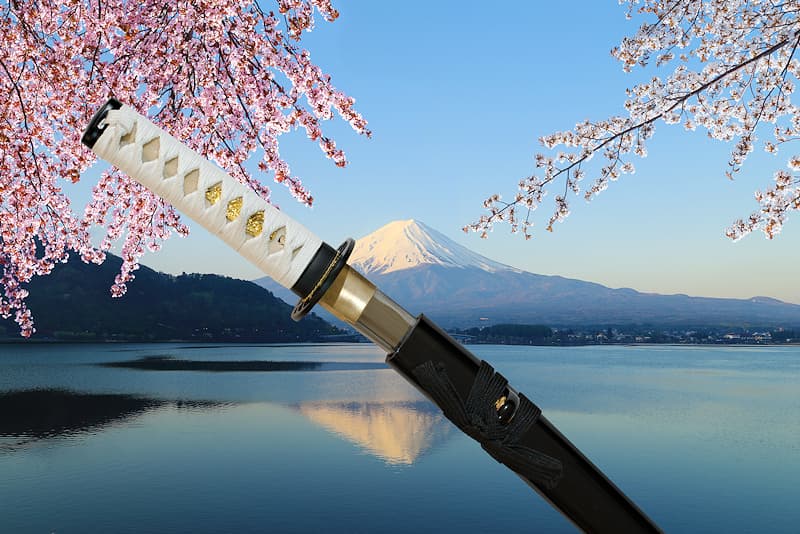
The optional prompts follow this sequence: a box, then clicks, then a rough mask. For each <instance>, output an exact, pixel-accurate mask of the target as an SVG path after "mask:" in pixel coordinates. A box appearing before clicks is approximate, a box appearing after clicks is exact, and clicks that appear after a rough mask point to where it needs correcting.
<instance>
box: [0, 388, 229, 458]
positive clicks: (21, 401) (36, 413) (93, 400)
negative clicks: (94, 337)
mask: <svg viewBox="0 0 800 534" xmlns="http://www.w3.org/2000/svg"><path fill="white" fill-rule="evenodd" d="M221 405H222V404H221V403H217V402H206V401H181V400H178V401H167V400H162V399H155V398H148V397H142V396H137V395H127V394H115V393H105V394H101V393H79V392H75V391H70V390H65V389H27V390H18V391H7V392H0V414H2V418H0V453H2V452H14V451H16V450H18V449H21V448H25V447H27V446H30V445H32V444H34V443H36V442H39V441H42V440H47V439H51V438H57V437H60V436H64V435H74V434H82V433H94V432H97V431H99V430H102V429H104V428H106V427H109V426H112V425H115V424H118V423H121V422H123V421H127V420H130V419H133V418H135V417H138V416H140V415H141V414H144V413H147V412H150V411H152V410H156V409H160V408H165V407H173V408H177V409H179V410H183V409H208V408H213V407H218V406H221Z"/></svg>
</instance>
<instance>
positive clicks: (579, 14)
mask: <svg viewBox="0 0 800 534" xmlns="http://www.w3.org/2000/svg"><path fill="white" fill-rule="evenodd" d="M334 4H335V5H336V7H337V8H338V9H339V11H340V13H341V16H340V18H339V19H338V20H337V21H336V22H335V23H333V24H328V23H324V22H323V21H321V20H319V21H318V23H317V27H316V29H315V30H314V32H313V33H312V34H310V35H307V36H306V37H305V38H304V45H305V46H306V47H307V48H308V49H309V50H310V51H311V54H312V58H313V60H314V61H315V62H316V63H317V64H319V65H321V66H322V67H323V69H325V70H326V71H327V72H329V73H331V74H332V76H333V82H334V84H335V85H336V86H337V87H338V88H340V89H342V90H344V91H345V92H347V93H348V94H350V95H351V96H353V97H355V98H356V106H357V108H358V110H359V111H360V112H361V113H362V114H363V115H364V116H365V118H366V119H367V120H368V121H369V122H370V128H371V129H372V131H373V133H374V136H373V139H371V140H368V139H366V138H362V137H360V136H358V135H356V134H355V133H354V132H352V131H351V130H349V127H347V125H345V124H344V123H342V122H341V121H335V122H332V123H330V124H329V125H328V127H327V132H328V133H329V134H331V135H332V136H333V137H334V138H335V139H336V140H337V143H338V144H339V145H340V146H341V147H343V148H344V149H345V151H346V152H347V155H348V158H349V160H350V165H349V166H348V167H347V168H345V169H339V168H336V167H335V166H334V165H333V164H332V163H331V162H330V161H329V160H326V159H325V158H324V156H323V155H322V153H321V152H320V151H319V150H318V149H317V147H316V145H315V144H312V143H310V142H308V141H306V140H305V139H304V136H303V135H302V134H300V133H297V134H292V135H289V136H284V138H283V139H284V141H283V144H282V152H283V154H284V155H285V156H286V157H287V158H288V160H289V162H290V163H291V164H292V167H293V170H294V171H295V172H296V173H297V174H299V175H300V176H301V178H302V179H303V181H304V183H306V184H307V185H308V186H309V187H310V188H311V190H312V192H313V194H314V197H315V206H314V208H312V209H307V208H304V207H302V206H300V205H297V204H296V203H294V201H293V200H291V198H290V196H289V194H288V192H286V191H285V190H283V189H282V188H281V186H277V185H276V186H275V188H274V193H273V200H274V201H276V203H278V204H279V205H280V206H281V208H282V209H284V210H285V211H286V212H287V213H289V214H290V215H292V216H294V217H295V218H297V219H298V220H300V221H301V222H303V223H304V224H305V225H306V226H307V227H308V228H310V229H312V230H314V231H316V232H317V233H318V234H319V235H320V236H321V237H322V238H323V239H324V240H326V241H328V242H329V243H331V244H333V245H337V244H338V243H340V242H341V241H342V240H343V239H344V238H346V237H349V236H352V237H356V238H357V237H361V236H363V235H366V234H367V233H369V232H371V231H373V230H375V229H377V228H378V227H380V226H382V225H383V224H385V223H387V222H389V221H391V220H395V219H410V218H414V219H418V220H420V221H423V222H425V223H426V224H427V225H429V226H432V227H434V228H436V229H438V230H439V231H441V232H443V233H445V234H446V235H448V236H450V237H451V238H453V239H455V240H457V241H458V242H460V243H462V244H464V245H466V246H468V247H470V248H472V249H473V250H475V251H476V252H479V253H481V254H484V255H486V256H488V257H490V258H492V259H494V260H497V261H500V262H503V263H506V264H509V265H513V266H515V267H519V268H522V269H526V270H529V271H532V272H535V273H541V274H558V275H562V276H565V277H570V278H579V279H583V280H589V281H594V282H599V283H602V284H605V285H608V286H610V287H632V288H634V289H637V290H640V291H648V292H659V293H686V294H689V295H698V296H723V297H741V298H746V297H751V296H757V295H765V296H771V297H775V298H779V299H782V300H785V301H789V302H795V303H800V284H798V283H797V281H796V275H795V272H796V269H797V265H798V259H800V247H798V244H800V217H798V216H795V217H794V218H793V219H792V218H790V220H789V222H788V224H787V226H786V227H785V228H784V231H783V233H782V234H781V235H780V236H779V237H778V238H777V239H775V240H773V241H767V240H766V239H764V238H763V237H762V235H761V234H758V235H755V234H754V235H751V236H749V237H747V238H745V239H744V240H742V241H740V242H738V243H733V242H731V241H730V240H728V239H727V238H726V237H725V236H724V230H725V228H726V227H727V226H728V225H729V224H730V223H731V222H732V221H733V220H734V219H736V218H738V217H743V216H747V215H748V214H749V213H750V212H751V211H753V210H755V209H756V207H757V205H756V203H755V200H754V199H753V192H754V191H755V190H756V189H759V188H763V187H766V186H767V185H768V184H769V182H770V181H771V176H772V174H773V172H774V171H775V170H776V169H778V168H781V167H783V166H784V165H785V159H786V157H787V155H786V150H784V151H783V153H781V154H780V155H779V156H778V157H772V156H767V155H760V152H761V151H760V150H757V153H758V154H756V155H754V156H752V157H751V159H750V160H749V161H748V162H747V163H746V164H745V167H744V170H743V171H742V172H741V173H740V174H739V177H738V178H737V180H736V181H734V182H731V181H729V180H728V179H727V178H725V176H724V171H725V170H726V168H727V165H726V164H727V161H728V157H729V150H730V146H729V145H725V144H722V143H720V142H716V141H712V140H709V139H708V138H707V137H706V136H705V132H703V131H699V130H698V131H696V132H685V131H683V130H682V129H681V128H680V127H679V126H667V125H663V124H659V125H658V126H657V128H656V135H655V137H654V139H653V140H652V141H651V142H650V144H649V146H648V149H649V156H648V157H647V158H646V159H644V160H634V163H635V164H636V167H637V172H636V174H634V175H632V176H630V175H626V176H624V177H623V178H622V179H620V181H619V182H617V183H612V184H611V187H609V189H608V190H607V191H606V192H604V193H603V194H602V195H600V196H599V197H598V198H596V199H595V200H593V201H592V202H591V203H588V204H587V203H586V202H585V201H584V200H583V199H582V197H581V198H575V199H574V200H573V203H572V215H571V216H570V217H569V218H568V219H567V221H566V222H565V223H563V224H559V225H557V227H556V231H555V232H554V233H552V234H550V233H548V232H546V231H544V227H545V226H546V222H547V218H548V217H549V215H550V213H551V209H550V208H551V204H550V203H547V202H546V203H545V206H543V207H542V208H541V209H540V210H539V212H538V218H537V219H536V227H535V228H534V238H533V239H532V240H530V241H527V242H526V241H524V240H523V239H522V238H520V237H519V236H513V235H510V233H509V231H508V228H507V227H505V226H502V225H500V226H498V227H497V228H496V229H495V231H494V232H493V234H491V236H490V238H489V239H487V240H482V239H480V238H479V237H478V236H477V235H476V234H469V235H466V234H464V233H462V232H461V230H460V228H461V227H462V226H463V225H464V224H466V223H469V222H472V221H474V220H475V219H477V218H478V217H479V216H480V215H481V214H482V212H483V210H482V206H481V203H482V201H483V199H484V198H486V197H487V196H489V195H490V194H492V193H495V192H499V193H501V194H504V196H505V197H507V198H510V197H512V196H513V194H514V193H515V185H516V183H517V182H518V180H519V179H520V178H522V177H524V176H526V175H528V174H530V173H532V172H533V171H534V164H533V154H534V153H535V152H536V151H539V150H540V147H539V145H538V142H537V139H538V137H539V136H541V135H544V134H548V133H551V132H553V131H556V130H563V129H569V128H570V127H572V126H573V125H574V124H575V123H576V122H577V121H580V120H583V119H586V118H589V119H602V118H605V117H607V116H609V115H612V114H617V113H621V111H622V103H623V101H624V97H625V95H624V90H625V88H626V87H629V86H631V85H633V84H634V83H635V82H636V81H637V80H640V79H641V76H642V74H634V75H631V74H627V75H626V74H624V73H623V72H622V69H621V68H620V66H619V64H618V63H617V62H616V61H615V60H614V59H613V58H611V56H610V54H609V50H610V49H611V48H612V47H613V46H614V45H616V44H617V43H618V42H619V40H620V39H621V38H622V36H623V35H626V34H631V33H633V32H634V31H635V28H636V23H634V22H629V21H626V20H625V17H624V8H623V7H621V6H619V5H618V4H617V2H616V1H615V0H607V1H598V0H583V1H574V2H545V1H538V0H509V1H507V2H502V3H497V4H496V6H497V7H496V8H489V7H488V6H489V5H490V4H489V3H486V2H472V1H466V0H460V1H455V0H447V1H444V0H441V1H436V2H433V1H430V0H408V1H405V2H402V3H396V2H376V1H375V0H334ZM93 174H94V173H93V172H90V173H88V174H87V176H86V177H85V178H86V180H85V181H84V183H83V185H81V186H79V187H78V188H77V190H76V191H75V195H76V197H77V198H78V199H79V198H81V197H82V196H84V195H85V189H84V188H85V187H86V183H87V182H91V181H92V179H93V178H92V176H93ZM587 183H588V182H587ZM143 263H144V264H146V265H148V266H151V267H153V268H156V269H158V270H161V271H165V272H171V273H180V272H182V271H185V272H215V273H221V274H227V275H231V276H236V277H240V278H246V279H252V278H257V277H259V276H261V274H260V273H259V272H258V271H257V270H256V268H255V267H252V266H251V265H250V264H248V263H247V262H246V261H245V260H243V259H241V258H239V257H238V256H237V255H236V254H235V253H234V252H232V251H229V250H227V249H226V247H225V245H224V244H222V242H220V241H216V239H215V238H212V237H211V236H209V235H208V234H206V233H205V232H204V231H203V230H202V229H201V228H199V227H193V233H192V235H191V236H190V237H189V238H187V239H178V238H174V239H172V240H171V241H170V242H168V243H167V244H166V245H165V247H164V249H163V250H162V251H161V252H159V253H157V254H150V255H148V256H146V257H145V258H144V260H143Z"/></svg>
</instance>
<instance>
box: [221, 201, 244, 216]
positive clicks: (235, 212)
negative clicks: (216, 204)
mask: <svg viewBox="0 0 800 534" xmlns="http://www.w3.org/2000/svg"><path fill="white" fill-rule="evenodd" d="M243 203H244V200H243V199H242V197H236V198H234V199H233V200H231V201H230V202H228V209H227V210H225V218H226V219H228V220H229V221H235V220H236V219H238V218H239V215H241V213H242V204H243Z"/></svg>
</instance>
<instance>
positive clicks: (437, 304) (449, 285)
mask: <svg viewBox="0 0 800 534" xmlns="http://www.w3.org/2000/svg"><path fill="white" fill-rule="evenodd" d="M350 264H351V265H352V266H353V267H355V268H356V269H358V270H359V271H361V272H362V273H363V274H364V275H366V277H367V278H368V279H369V280H371V281H372V282H373V283H375V284H376V285H377V286H378V287H379V288H380V289H381V290H382V291H383V292H384V293H386V294H387V295H388V296H390V297H391V298H392V299H394V300H396V301H397V302H398V303H399V304H401V305H402V306H404V307H405V308H406V309H408V311H409V312H411V313H412V314H418V313H422V312H424V313H425V314H426V315H428V316H430V317H432V318H433V319H434V320H435V321H437V322H438V323H439V324H441V325H442V326H443V327H446V328H450V327H459V328H463V327H469V326H475V325H478V324H484V325H485V324H499V323H520V324H547V325H550V326H561V327H563V326H589V325H634V324H651V325H658V326H692V327H700V326H798V325H800V306H798V305H795V304H787V303H785V302H781V301H779V300H776V299H772V298H767V297H755V298H752V299H723V298H706V297H690V296H687V295H660V294H655V293H641V292H639V291H635V290H633V289H628V288H623V289H612V288H609V287H606V286H603V285H601V284H597V283H593V282H586V281H582V280H575V279H570V278H564V277H561V276H548V275H541V274H534V273H530V272H527V271H523V270H520V269H516V268H514V267H511V266H508V265H504V264H502V263H499V262H496V261H493V260H491V259H489V258H486V257H484V256H481V255H480V254H477V253H475V252H473V251H471V250H469V249H468V248H466V247H464V246H462V245H460V244H458V243H456V242H455V241H453V240H452V239H450V238H448V237H447V236H445V235H444V234H442V233H440V232H438V231H436V230H434V229H433V228H430V227H428V226H426V225H425V224H423V223H421V222H419V221H415V220H406V221H393V222H391V223H389V224H387V225H385V226H383V227H382V228H380V229H378V230H376V231H375V232H373V233H371V234H369V235H367V236H365V237H362V238H361V239H359V240H358V241H357V242H356V247H355V250H354V251H353V254H352V255H351V257H350ZM255 282H256V283H258V284H260V285H262V286H264V287H266V288H267V289H269V290H271V291H273V293H275V294H276V295H278V296H279V297H282V298H285V299H286V300H287V301H288V302H290V303H293V302H295V301H296V300H297V298H296V297H295V296H294V295H292V294H291V292H289V291H288V290H285V289H283V288H281V287H279V286H278V285H277V284H275V283H274V282H272V281H271V280H269V279H268V278H262V279H259V280H256V281H255Z"/></svg>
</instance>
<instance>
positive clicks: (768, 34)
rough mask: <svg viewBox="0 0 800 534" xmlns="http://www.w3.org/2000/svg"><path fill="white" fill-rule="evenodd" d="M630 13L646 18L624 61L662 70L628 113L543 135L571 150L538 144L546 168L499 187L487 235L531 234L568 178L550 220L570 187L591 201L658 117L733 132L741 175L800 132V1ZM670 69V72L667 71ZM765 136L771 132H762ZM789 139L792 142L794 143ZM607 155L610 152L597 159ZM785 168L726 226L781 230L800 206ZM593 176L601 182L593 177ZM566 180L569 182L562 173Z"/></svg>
mask: <svg viewBox="0 0 800 534" xmlns="http://www.w3.org/2000/svg"><path fill="white" fill-rule="evenodd" d="M620 4H625V5H626V6H627V16H628V17H629V18H633V17H637V18H640V19H642V20H643V23H642V24H641V26H640V27H639V29H638V30H637V31H636V33H635V34H634V35H633V36H630V37H625V38H624V39H623V40H622V42H621V43H620V45H619V46H618V47H616V48H614V49H613V50H612V51H611V54H612V55H613V56H614V57H615V58H616V59H618V60H619V61H620V63H621V64H622V68H623V70H624V71H625V72H630V71H632V70H633V69H636V68H641V69H652V70H653V71H654V72H653V75H652V76H651V77H650V79H649V80H647V81H646V82H644V83H640V84H637V85H635V86H634V87H632V88H630V89H628V90H627V100H626V101H625V111H626V115H625V116H618V117H611V118H609V119H606V120H602V121H596V122H590V121H585V122H582V123H579V124H577V125H576V126H575V128H574V129H572V130H569V131H563V132H556V133H553V134H551V135H547V136H544V137H541V138H540V142H541V143H542V144H543V145H544V147H545V148H547V149H550V150H554V149H556V147H564V148H565V149H566V151H563V152H557V153H556V154H551V155H549V156H548V155H544V154H537V155H536V157H535V160H536V168H537V172H536V173H535V174H534V175H532V176H529V177H527V178H525V179H523V180H521V181H520V182H519V188H518V189H519V190H518V192H517V194H516V195H515V196H514V198H513V199H512V200H509V201H506V200H503V199H502V198H501V197H500V196H499V195H492V197H490V198H489V199H487V200H486V202H485V203H484V207H485V208H486V209H487V210H488V214H485V215H483V216H482V217H480V219H479V220H478V221H476V222H474V223H472V224H470V225H468V226H466V227H464V231H476V232H479V233H480V234H481V235H482V236H484V237H485V236H486V235H487V231H489V230H490V229H491V228H492V226H493V225H494V223H497V222H505V223H508V224H510V226H511V230H512V232H517V231H520V230H521V231H522V233H523V235H524V236H525V237H526V238H530V236H531V234H530V228H531V226H533V222H532V220H531V215H532V211H533V210H534V209H536V207H537V206H539V205H541V203H542V200H543V198H544V196H545V195H546V194H547V192H548V190H551V189H553V188H554V187H557V186H558V185H557V182H559V181H563V191H560V190H559V192H558V193H557V194H556V195H555V210H554V212H553V214H552V216H551V217H550V219H549V221H548V225H547V227H546V228H547V230H550V231H552V229H553V224H554V223H556V222H559V221H563V220H564V218H565V217H566V216H567V215H568V214H569V200H568V196H569V195H571V194H573V195H577V194H580V193H581V192H582V193H583V196H584V198H585V199H586V200H590V199H591V198H593V197H594V196H596V195H598V194H599V193H600V192H602V191H604V190H605V189H606V188H607V187H608V185H609V182H611V181H615V180H617V179H618V178H619V177H620V176H621V175H623V174H631V173H633V172H634V171H635V168H634V165H633V163H632V162H631V159H630V158H631V157H632V156H638V157H645V156H646V155H647V148H646V141H647V140H648V139H649V138H651V137H652V136H653V134H654V131H655V125H656V123H657V122H659V121H661V122H663V123H665V124H681V125H683V127H684V128H685V129H687V130H696V129H698V128H701V129H705V131H706V132H707V134H708V136H709V137H711V138H714V139H719V140H722V141H727V142H731V144H732V147H733V148H732V150H731V156H730V160H729V162H728V170H727V172H726V175H727V176H728V177H729V178H731V179H732V178H733V177H734V175H735V174H736V173H738V172H739V171H740V169H741V167H742V165H743V164H744V162H745V160H746V159H747V157H748V155H749V154H751V153H752V152H753V151H754V150H755V149H756V148H758V147H761V148H763V149H764V150H765V151H766V152H767V153H771V154H776V153H777V152H778V149H779V147H780V146H781V145H786V144H788V143H789V142H791V141H795V140H798V139H800V113H798V111H799V110H798V108H797V107H796V106H795V105H794V104H793V103H792V101H791V97H792V94H793V93H794V90H795V85H796V84H797V80H798V77H800V60H798V59H797V57H796V53H797V49H798V45H800V20H798V14H800V1H798V0H791V1H785V2H774V1H772V0H724V1H721V0H620ZM664 72H666V75H665V76H664V75H660V74H662V73H664ZM759 137H763V138H766V139H764V140H763V141H762V142H759ZM787 146H788V145H787ZM595 155H599V156H601V157H600V158H598V160H599V163H598V162H597V161H592V159H593V156H595ZM788 168H789V170H790V171H792V172H795V173H796V172H797V171H800V155H797V154H790V156H789V160H788ZM792 172H786V171H784V170H780V171H778V172H776V173H775V177H774V180H775V185H773V186H772V187H770V188H768V189H766V190H764V191H759V192H757V193H756V200H757V201H758V203H759V210H758V211H757V212H755V213H753V214H752V215H751V216H750V217H748V218H746V219H741V220H738V221H736V222H734V224H733V225H732V226H731V227H730V228H729V229H728V230H727V231H726V234H727V235H728V236H729V237H731V238H732V239H740V238H741V237H743V236H745V235H747V234H748V233H750V232H752V231H753V230H756V229H760V230H763V231H764V233H765V234H766V236H767V237H769V238H772V237H774V236H775V235H776V234H777V233H778V232H780V229H781V227H782V225H783V223H784V221H785V219H786V215H787V213H788V212H789V211H791V210H796V209H798V207H800V189H798V187H797V177H798V175H797V174H792ZM586 176H591V177H592V178H593V181H592V182H591V184H590V185H588V186H584V185H583V184H582V183H581V182H582V180H583V179H584V178H585V177H586ZM559 184H560V182H559Z"/></svg>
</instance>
